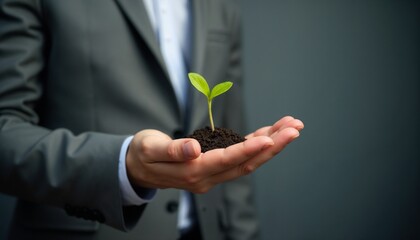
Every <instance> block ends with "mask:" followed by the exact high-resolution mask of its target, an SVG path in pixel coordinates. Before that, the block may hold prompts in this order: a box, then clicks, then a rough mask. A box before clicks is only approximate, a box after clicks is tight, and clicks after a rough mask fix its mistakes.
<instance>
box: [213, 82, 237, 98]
mask: <svg viewBox="0 0 420 240" xmlns="http://www.w3.org/2000/svg"><path fill="white" fill-rule="evenodd" d="M232 85H233V83H232V82H222V83H219V84H217V85H216V86H214V88H213V89H212V90H211V93H210V100H212V99H213V98H215V97H217V96H219V95H220V94H223V93H225V92H227V91H228V90H229V89H230V88H231V87H232Z"/></svg>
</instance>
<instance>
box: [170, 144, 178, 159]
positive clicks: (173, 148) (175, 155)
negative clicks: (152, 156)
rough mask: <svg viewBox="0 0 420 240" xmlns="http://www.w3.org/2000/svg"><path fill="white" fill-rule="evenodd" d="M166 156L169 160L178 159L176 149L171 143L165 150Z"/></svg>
mask: <svg viewBox="0 0 420 240" xmlns="http://www.w3.org/2000/svg"><path fill="white" fill-rule="evenodd" d="M167 154H168V156H169V157H170V158H178V157H179V153H178V149H177V148H176V146H175V144H174V143H173V142H171V143H170V144H169V146H168V149H167Z"/></svg>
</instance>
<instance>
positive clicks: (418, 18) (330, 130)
mask: <svg viewBox="0 0 420 240" xmlns="http://www.w3.org/2000/svg"><path fill="white" fill-rule="evenodd" d="M242 2H243V7H244V21H245V23H244V24H245V29H244V30H245V32H244V36H245V49H246V52H245V54H246V56H245V59H246V62H245V63H246V64H245V66H246V68H245V72H246V78H247V100H246V103H247V104H248V107H249V108H248V118H249V120H250V124H249V125H250V127H251V129H252V128H257V127H258V126H261V125H266V124H270V123H272V122H273V121H275V120H276V119H278V118H279V117H280V116H283V115H287V114H290V115H293V116H296V117H298V118H301V119H302V120H303V121H304V122H305V129H304V130H303V132H302V134H301V137H300V139H299V140H298V141H297V142H294V143H293V144H292V145H290V146H289V148H288V149H287V150H286V151H284V152H283V153H281V154H280V156H279V157H277V158H276V159H274V160H273V161H271V162H270V163H268V164H267V165H265V166H263V167H262V168H261V169H260V170H259V171H257V172H256V174H255V176H256V178H255V182H256V186H257V188H258V192H257V195H256V196H257V202H258V206H259V210H260V218H261V227H262V236H263V239H264V240H269V239H282V240H292V239H420V162H419V161H420V144H419V143H420V141H419V133H420V127H419V124H420V113H419V111H420V4H419V1H402V0H393V1H388V0H377V1H375V0H362V1H358V0H357V1H354V0H353V1H344V0H343V1H340V0H307V1H305V0H293V1H292V0H262V1H253V0H244V1H242Z"/></svg>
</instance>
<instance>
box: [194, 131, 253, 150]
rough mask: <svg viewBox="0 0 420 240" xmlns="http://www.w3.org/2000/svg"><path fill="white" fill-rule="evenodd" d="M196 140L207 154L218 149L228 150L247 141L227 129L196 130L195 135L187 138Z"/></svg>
mask: <svg viewBox="0 0 420 240" xmlns="http://www.w3.org/2000/svg"><path fill="white" fill-rule="evenodd" d="M187 137H189V138H194V139H196V140H197V141H198V142H199V143H200V145H201V152H203V153H204V152H207V151H209V150H212V149H216V148H227V147H229V146H230V145H233V144H236V143H240V142H243V141H245V138H244V137H242V136H241V135H239V134H237V133H235V132H234V131H232V130H231V129H227V128H215V129H214V131H212V130H211V127H205V128H201V129H198V130H195V131H194V133H193V134H191V135H189V136H187Z"/></svg>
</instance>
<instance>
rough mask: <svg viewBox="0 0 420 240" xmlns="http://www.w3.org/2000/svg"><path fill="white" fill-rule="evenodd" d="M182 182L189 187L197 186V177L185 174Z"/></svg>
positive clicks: (190, 173) (188, 173)
mask: <svg viewBox="0 0 420 240" xmlns="http://www.w3.org/2000/svg"><path fill="white" fill-rule="evenodd" d="M183 180H184V182H185V183H187V184H189V185H191V184H197V183H198V182H199V178H198V177H197V175H196V174H194V173H192V172H187V173H186V174H184V176H183Z"/></svg>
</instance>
